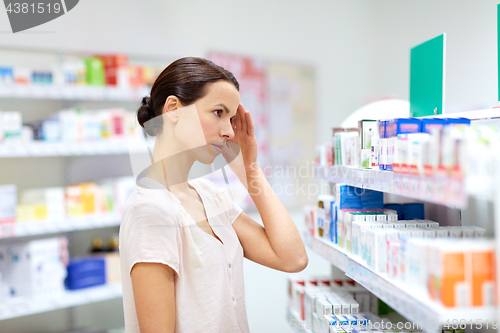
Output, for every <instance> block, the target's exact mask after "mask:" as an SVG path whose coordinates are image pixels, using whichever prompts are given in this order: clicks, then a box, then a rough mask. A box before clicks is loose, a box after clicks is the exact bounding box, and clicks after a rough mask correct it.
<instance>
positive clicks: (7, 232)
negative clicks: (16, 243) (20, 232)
mask: <svg viewBox="0 0 500 333" xmlns="http://www.w3.org/2000/svg"><path fill="white" fill-rule="evenodd" d="M14 223H15V222H4V223H1V224H0V226H1V229H2V233H1V234H2V238H10V237H14V236H15V229H14V228H15V226H14Z"/></svg>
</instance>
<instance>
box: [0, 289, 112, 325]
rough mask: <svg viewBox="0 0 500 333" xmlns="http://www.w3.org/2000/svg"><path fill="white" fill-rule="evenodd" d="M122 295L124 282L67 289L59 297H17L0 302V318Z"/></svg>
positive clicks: (67, 306) (51, 309)
mask: <svg viewBox="0 0 500 333" xmlns="http://www.w3.org/2000/svg"><path fill="white" fill-rule="evenodd" d="M120 297H122V284H121V283H115V284H110V285H102V286H96V287H92V288H87V289H82V290H77V291H66V292H64V293H63V294H62V295H61V296H59V297H57V298H21V297H19V298H15V299H11V300H8V301H6V302H2V303H1V304H0V320H5V319H12V318H17V317H23V316H28V315H32V314H36V313H42V312H47V311H53V310H58V309H64V308H70V307H74V306H80V305H84V304H90V303H96V302H101V301H106V300H111V299H115V298H120Z"/></svg>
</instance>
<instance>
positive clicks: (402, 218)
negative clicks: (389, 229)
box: [384, 203, 404, 220]
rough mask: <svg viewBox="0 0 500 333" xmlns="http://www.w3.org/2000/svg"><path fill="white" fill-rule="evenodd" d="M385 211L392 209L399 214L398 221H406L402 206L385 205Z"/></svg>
mask: <svg viewBox="0 0 500 333" xmlns="http://www.w3.org/2000/svg"><path fill="white" fill-rule="evenodd" d="M384 209H392V210H395V211H396V212H397V213H398V220H404V216H403V205H402V204H392V203H389V204H384Z"/></svg>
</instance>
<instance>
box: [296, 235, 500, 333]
mask: <svg viewBox="0 0 500 333" xmlns="http://www.w3.org/2000/svg"><path fill="white" fill-rule="evenodd" d="M303 238H304V241H305V243H306V244H307V246H309V248H311V249H312V250H313V251H315V252H316V253H318V254H319V255H320V256H322V257H323V258H325V259H326V260H328V261H329V262H330V263H331V264H332V265H334V266H336V267H338V268H339V269H341V270H342V271H344V272H345V273H346V275H347V276H348V277H350V278H352V279H353V280H355V281H356V282H358V283H359V284H361V285H362V286H363V287H365V288H366V289H367V290H368V291H370V292H371V293H373V294H374V295H375V296H377V297H378V298H380V299H381V300H382V301H384V302H385V303H386V304H387V305H389V306H390V307H391V308H393V309H394V310H396V311H397V312H398V313H399V314H401V315H402V316H403V317H405V318H406V319H407V320H409V321H411V322H414V323H422V326H423V329H424V330H425V331H427V332H433V333H434V332H436V329H435V327H434V325H435V324H437V325H438V326H441V325H444V324H446V322H447V320H449V323H450V324H451V322H452V320H454V319H457V320H458V321H460V320H466V321H468V322H469V323H470V322H471V320H472V323H473V324H475V323H477V320H479V319H480V320H482V321H483V322H484V321H485V320H487V319H488V320H490V322H491V321H492V320H496V319H497V317H496V314H497V309H496V308H462V309H447V308H445V307H444V306H442V305H440V304H437V303H435V302H432V301H431V300H430V299H429V298H428V297H422V293H420V294H419V293H418V290H416V289H410V290H409V287H408V286H407V285H404V284H403V283H402V282H399V281H394V280H392V279H390V278H388V277H387V275H386V274H383V273H377V272H374V271H372V270H371V269H370V268H369V267H367V266H366V265H365V264H364V263H362V262H361V261H360V260H358V259H357V258H354V257H352V256H351V255H349V254H348V253H347V252H345V251H344V250H343V249H341V248H339V247H338V246H336V245H334V244H331V243H329V242H328V241H326V240H323V239H319V238H315V237H313V236H311V235H310V234H309V233H307V232H305V233H304V237H303Z"/></svg>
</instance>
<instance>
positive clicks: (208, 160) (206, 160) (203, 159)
mask: <svg viewBox="0 0 500 333" xmlns="http://www.w3.org/2000/svg"><path fill="white" fill-rule="evenodd" d="M220 154H221V153H220V152H214V151H212V153H211V154H210V153H206V154H203V156H198V159H197V160H198V162H200V163H202V164H212V163H213V162H214V160H215V158H216V157H217V156H219V155H220Z"/></svg>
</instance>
